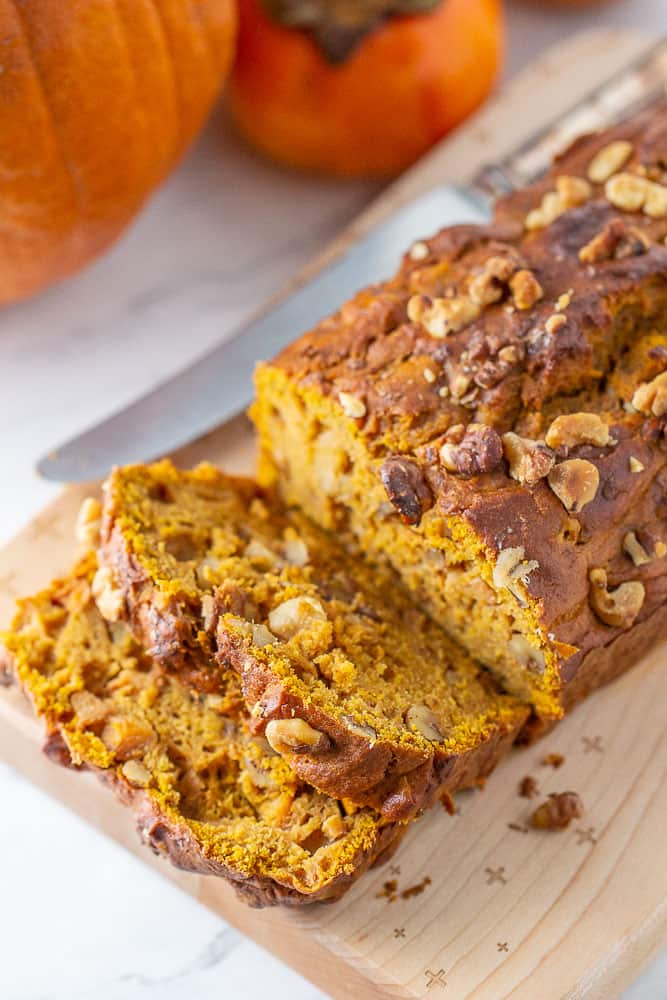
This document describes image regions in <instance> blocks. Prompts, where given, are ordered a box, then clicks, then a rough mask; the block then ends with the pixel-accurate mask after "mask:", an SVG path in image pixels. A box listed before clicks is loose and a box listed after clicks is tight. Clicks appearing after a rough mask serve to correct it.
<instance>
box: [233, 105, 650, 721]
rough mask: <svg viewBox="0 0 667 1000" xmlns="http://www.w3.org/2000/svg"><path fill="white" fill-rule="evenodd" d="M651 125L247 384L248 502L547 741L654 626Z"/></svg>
mask: <svg viewBox="0 0 667 1000" xmlns="http://www.w3.org/2000/svg"><path fill="white" fill-rule="evenodd" d="M666 163H667V107H665V106H664V105H663V106H661V107H660V108H658V109H657V110H656V109H654V110H652V111H650V112H647V113H645V114H643V115H642V116H640V117H639V118H637V119H635V120H633V121H631V122H628V123H625V124H623V125H619V126H618V127H616V128H614V129H611V130H609V131H607V132H602V133H599V134H596V135H593V136H587V137H585V138H583V139H581V140H580V141H578V142H577V143H575V144H574V146H573V147H572V148H571V149H570V150H569V151H568V152H567V153H566V154H564V155H563V156H562V157H560V158H559V159H558V160H557V162H556V164H555V165H554V167H553V169H552V171H551V172H550V173H549V174H548V176H546V177H545V178H544V180H542V181H540V182H539V183H538V184H536V185H534V186H532V187H530V188H528V189H526V190H525V191H521V192H518V193H517V194H514V195H511V196H510V197H508V198H507V199H505V200H503V201H501V202H500V204H499V205H498V207H497V210H496V217H495V220H494V222H493V224H491V225H489V226H470V225H467V226H455V227H452V228H450V229H445V230H443V231H442V232H440V233H439V234H438V235H436V236H435V237H433V238H432V239H430V240H427V241H423V242H422V241H420V242H418V243H415V244H414V246H413V247H412V248H411V250H410V251H409V252H408V253H407V255H406V256H405V258H404V261H403V264H402V267H401V268H400V270H399V272H398V274H397V275H396V276H395V277H394V278H392V279H391V280H389V281H387V282H386V283H384V284H382V285H378V286H375V287H372V288H369V289H366V290H365V291H362V292H360V293H359V294H358V295H357V296H356V297H355V298H354V299H352V301H351V302H349V303H347V304H346V305H345V306H343V308H342V309H341V310H340V311H339V312H338V313H337V314H336V315H334V316H332V317H331V318H329V319H326V320H324V321H323V322H322V323H320V324H319V325H318V326H317V327H316V328H315V329H314V330H313V331H311V332H310V333H308V334H306V335H304V336H303V337H301V338H300V339H299V340H297V341H296V342H295V343H294V344H292V345H291V346H289V347H287V348H286V349H285V350H284V351H283V352H282V353H281V354H280V355H279V356H278V357H277V358H276V359H275V360H274V361H272V362H271V363H269V364H266V365H263V366H261V367H260V368H259V370H258V373H257V380H256V381H257V396H258V398H257V402H256V404H255V405H254V407H253V410H252V415H253V417H254V420H255V423H256V425H257V428H258V430H259V434H260V442H261V468H260V480H261V481H262V482H263V483H264V485H266V486H270V487H276V486H277V487H278V488H279V490H280V492H281V494H282V496H283V499H284V500H285V501H286V502H287V503H290V504H296V505H298V506H299V507H300V508H301V509H302V510H303V511H304V512H305V513H307V514H308V515H309V516H310V517H312V518H313V519H314V520H315V521H317V522H318V523H319V524H320V525H322V526H323V527H325V528H327V529H329V530H331V531H334V532H336V534H337V535H338V536H339V537H341V538H342V539H343V540H344V539H345V538H347V537H352V538H353V539H354V540H355V542H356V544H358V545H359V546H360V547H361V548H362V549H363V550H364V551H365V552H367V553H369V554H370V555H371V556H372V557H374V558H376V559H385V560H388V561H389V562H390V563H391V565H392V566H393V567H394V569H395V570H396V571H397V572H398V573H399V574H400V576H401V578H402V580H403V582H404V584H405V585H406V586H407V587H408V589H409V590H410V591H411V592H412V594H413V595H414V598H415V599H416V600H417V601H418V603H419V604H420V606H421V607H424V608H425V609H427V610H428V611H429V612H430V614H432V615H433V616H434V618H435V619H436V620H438V621H439V622H440V623H441V624H442V625H443V626H444V628H445V629H446V630H447V631H448V632H449V633H450V634H451V635H452V636H453V637H454V638H455V639H457V641H459V642H461V643H462V644H463V645H464V646H465V647H466V648H467V649H468V651H469V652H470V653H471V654H472V655H474V656H475V657H476V658H478V659H480V660H482V662H484V663H485V664H486V665H487V666H488V667H489V668H490V669H491V670H492V671H493V672H494V673H495V674H496V676H497V677H498V678H499V679H500V681H501V683H502V684H503V685H504V686H505V687H506V688H507V689H508V690H510V691H512V692H513V693H514V694H516V695H517V696H518V697H521V698H522V699H524V700H526V701H530V702H531V703H532V705H533V706H534V707H535V710H536V711H537V713H538V714H539V715H540V716H541V717H542V718H543V719H544V720H546V721H548V720H553V719H555V718H558V717H560V716H561V715H562V714H563V712H564V711H565V710H566V709H567V708H569V707H570V706H571V705H573V704H574V703H575V702H576V701H577V700H578V699H579V698H580V697H582V696H583V695H584V694H586V693H587V692H588V691H589V690H591V689H592V688H594V687H595V686H597V685H598V684H600V683H602V682H603V681H605V680H608V679H609V678H610V677H612V676H614V675H615V674H617V673H619V672H620V671H621V670H623V669H626V668H627V667H628V666H630V665H631V664H632V663H633V662H634V661H635V660H636V659H637V658H638V657H639V656H640V655H641V654H642V653H643V652H644V651H645V650H646V648H647V645H648V644H650V643H651V642H652V641H655V638H656V636H658V635H659V634H660V632H661V631H664V628H665V626H666V624H667V604H666V602H665V586H666V581H667V559H666V558H665V553H667V524H666V523H665V514H666V509H665V500H664V496H665V485H666V483H667V468H666V466H667V451H666V449H665V422H666V420H667V323H666V322H665V316H666V315H667V246H665V237H666V236H667V169H666V168H665V164H666Z"/></svg>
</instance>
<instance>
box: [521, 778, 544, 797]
mask: <svg viewBox="0 0 667 1000" xmlns="http://www.w3.org/2000/svg"><path fill="white" fill-rule="evenodd" d="M539 791H540V786H539V785H538V783H537V782H536V780H535V778H533V777H532V775H530V774H527V775H526V777H525V778H522V779H521V781H520V782H519V795H520V796H521V798H522V799H533V798H535V796H536V795H538V794H539Z"/></svg>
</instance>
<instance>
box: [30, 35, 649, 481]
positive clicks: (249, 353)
mask: <svg viewBox="0 0 667 1000" xmlns="http://www.w3.org/2000/svg"><path fill="white" fill-rule="evenodd" d="M666 80H667V41H665V40H663V41H661V42H659V43H658V44H657V45H655V46H653V47H652V48H651V49H650V50H649V51H648V53H645V54H644V55H643V56H641V57H640V59H638V60H637V61H636V62H633V63H632V64H630V65H629V66H628V68H627V70H625V71H624V72H623V73H621V74H618V73H617V74H615V75H614V77H613V79H612V80H610V81H608V82H607V83H605V84H603V85H602V86H600V87H597V88H595V90H593V91H592V92H591V93H589V94H588V95H587V96H586V97H585V98H584V99H583V100H581V101H579V102H578V103H577V105H576V106H575V107H574V108H572V109H570V110H569V111H568V112H566V113H565V114H564V115H561V116H559V117H558V118H557V119H555V120H554V121H552V122H550V123H549V124H548V125H546V126H545V127H544V128H542V129H541V130H540V131H539V132H538V133H536V134H535V135H533V136H531V138H530V139H529V140H528V141H527V142H523V143H522V144H521V145H520V146H519V147H517V148H516V149H515V150H513V151H512V152H511V153H510V154H509V155H508V156H507V157H505V158H504V159H503V160H502V161H501V162H499V163H497V164H493V165H490V166H486V167H484V168H483V169H482V170H481V171H479V173H478V174H477V175H476V176H475V177H474V178H473V179H472V181H471V182H470V183H468V184H465V185H451V184H448V185H440V186H436V187H434V188H432V189H431V190H429V191H427V192H426V193H424V194H422V195H420V196H418V197H417V198H416V199H414V200H413V201H410V202H408V203H407V204H405V205H403V206H402V207H401V208H400V209H398V211H396V212H395V213H394V214H393V215H392V216H391V217H390V218H389V219H387V220H385V221H383V222H381V223H380V224H378V225H376V226H375V227H374V228H372V229H371V230H370V231H369V232H368V233H367V234H366V235H365V236H364V237H363V238H362V239H360V240H359V241H358V242H356V243H354V244H353V245H352V246H351V247H349V248H348V249H346V250H344V251H343V252H341V253H340V254H339V255H338V257H337V258H335V259H334V260H333V261H332V262H331V263H330V264H329V265H328V266H326V267H325V268H324V269H323V270H321V271H320V272H319V273H318V274H316V275H315V276H314V277H313V278H311V279H310V280H309V281H307V282H306V283H305V284H304V285H302V286H301V287H300V288H299V289H297V290H296V291H294V292H293V293H292V294H290V295H288V296H287V297H285V298H282V299H281V300H280V301H279V302H278V304H276V305H274V306H269V307H268V308H267V309H266V310H265V311H264V312H262V313H261V314H259V315H258V316H256V317H255V318H254V319H253V320H252V321H251V322H250V323H248V324H247V325H245V326H243V327H241V328H240V329H238V330H237V331H236V333H235V334H233V335H232V337H231V338H230V339H227V340H225V341H224V342H222V343H221V344H220V345H219V346H217V347H215V348H214V349H213V350H212V351H210V352H209V353H207V354H206V355H205V356H204V357H202V358H201V359H200V360H198V361H195V362H194V364H192V365H190V366H189V367H188V368H186V369H184V370H183V371H181V372H179V373H178V374H177V375H175V376H173V377H172V378H170V379H168V380H166V381H164V382H162V383H161V384H159V385H158V386H157V387H156V388H154V389H153V390H152V391H150V392H149V393H147V394H146V395H145V396H143V397H141V398H140V399H138V400H137V401H136V402H134V403H131V404H130V405H129V406H127V407H125V408H124V409H122V410H120V411H119V412H117V413H115V414H113V415H112V416H110V417H108V418H107V419H105V420H103V421H102V422H100V423H98V424H97V425H95V426H94V427H91V428H90V429H89V430H87V431H84V432H83V433H82V434H79V435H77V436H76V437H74V438H72V439H71V440H69V441H67V442H66V443H64V444H62V445H60V446H59V447H57V448H55V449H54V450H53V451H51V452H49V453H48V454H47V455H46V456H45V457H44V458H42V459H41V460H40V461H39V462H38V465H37V469H38V471H39V473H40V474H41V475H42V476H44V477H45V478H47V479H52V480H56V481H59V482H80V481H85V480H94V479H99V478H102V477H103V476H105V475H107V473H108V471H109V468H110V467H111V466H112V465H121V464H123V465H124V464H127V463H132V462H144V461H148V460H151V459H154V458H157V457H159V456H160V455H164V454H167V453H168V452H171V451H174V450H175V449H176V448H180V447H182V446H183V445H185V444H188V443H189V442H191V441H194V440H196V439H197V438H198V437H200V436H201V435H202V434H205V433H206V432H208V431H210V430H211V429H212V428H213V427H216V426H218V425H219V424H221V423H224V422H225V421H226V420H229V419H230V418H231V417H233V416H235V415H237V414H238V413H240V412H241V411H242V410H244V409H245V408H246V406H248V404H249V403H250V401H251V398H252V372H253V369H254V367H255V365H256V364H257V362H258V361H259V360H260V359H265V358H270V357H272V356H273V355H274V354H276V353H277V352H278V351H279V350H280V349H281V348H283V347H285V346H286V345H287V344H289V343H290V342H291V341H292V340H293V339H294V338H295V337H296V336H298V335H299V334H300V333H301V332H303V331H305V330H308V329H310V328H311V327H313V326H315V324H316V323H317V322H318V321H319V320H321V319H322V318H324V317H325V316H327V315H329V314H330V313H332V312H334V311H335V310H336V309H337V308H338V307H339V306H340V305H341V303H342V302H344V301H345V300H346V299H348V298H349V297H350V296H352V295H353V294H354V293H355V292H356V291H357V290H358V289H359V288H362V287H363V286H365V285H368V284H372V283H374V282H376V281H380V280H382V279H384V278H386V277H387V276H388V275H390V274H392V273H393V272H394V271H395V269H396V267H397V265H398V263H399V261H400V257H401V254H402V253H403V252H404V251H405V250H406V249H407V248H408V247H410V245H411V244H412V243H414V242H415V241H416V240H418V239H419V238H420V237H423V236H424V234H425V233H429V232H432V231H433V230H435V229H437V228H441V227H442V226H445V225H451V224H453V223H462V222H484V221H487V220H488V219H489V217H490V214H491V207H492V203H493V200H494V199H495V197H497V196H498V195H499V194H505V193H508V192H510V191H513V190H515V189H516V188H517V187H522V186H524V185H525V184H528V183H530V182H531V181H534V180H535V179H537V178H538V177H539V176H540V175H541V174H542V173H543V172H544V171H545V170H546V169H547V167H548V166H549V164H550V163H551V160H552V157H553V155H554V153H556V152H558V151H559V150H560V149H562V148H564V147H565V146H566V145H567V144H568V142H569V141H570V140H572V139H573V138H575V137H576V136H577V135H579V134H581V133H582V132H585V131H592V130H594V129H597V128H601V127H604V126H607V125H610V124H612V123H613V122H615V121H618V120H620V119H621V118H622V117H624V116H625V115H626V114H630V113H632V112H634V111H637V110H639V109H640V108H641V107H644V106H647V105H648V104H650V103H652V102H654V101H656V100H658V99H659V98H660V97H663V98H664V94H665V81H666Z"/></svg>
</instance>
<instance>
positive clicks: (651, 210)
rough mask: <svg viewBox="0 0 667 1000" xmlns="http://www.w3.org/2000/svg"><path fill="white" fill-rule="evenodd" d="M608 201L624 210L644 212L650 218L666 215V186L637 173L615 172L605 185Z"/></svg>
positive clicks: (660, 217)
mask: <svg viewBox="0 0 667 1000" xmlns="http://www.w3.org/2000/svg"><path fill="white" fill-rule="evenodd" d="M605 194H606V196H607V199H608V201H610V202H611V203H612V205H614V206H615V207H616V208H620V209H622V210H623V211H624V212H639V211H640V210H641V211H643V212H644V215H648V216H649V217H650V218H652V219H664V218H665V217H667V187H665V186H664V185H663V184H656V182H655V181H650V180H649V179H648V178H647V177H640V176H638V175H637V174H627V173H624V174H616V175H615V176H614V177H611V178H610V179H609V180H608V181H607V183H606V185H605Z"/></svg>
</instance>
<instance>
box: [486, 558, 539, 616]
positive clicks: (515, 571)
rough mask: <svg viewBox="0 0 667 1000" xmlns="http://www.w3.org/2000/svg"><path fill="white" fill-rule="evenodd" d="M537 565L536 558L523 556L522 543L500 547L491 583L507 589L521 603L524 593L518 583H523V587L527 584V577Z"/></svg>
mask: <svg viewBox="0 0 667 1000" xmlns="http://www.w3.org/2000/svg"><path fill="white" fill-rule="evenodd" d="M539 565H540V564H539V563H538V562H537V560H535V559H526V558H525V552H524V548H523V545H517V546H513V547H512V548H509V549H502V550H501V551H500V552H499V553H498V558H497V559H496V565H495V566H494V567H493V583H494V585H495V586H496V587H497V588H498V589H501V588H505V589H506V590H509V592H510V593H511V594H513V595H514V596H515V597H516V598H517V599H518V600H519V602H520V603H523V601H524V593H523V590H522V588H521V587H519V586H518V584H519V583H521V584H523V586H524V588H525V587H526V586H527V584H528V577H529V576H530V574H531V573H532V572H533V570H536V569H538V568H539Z"/></svg>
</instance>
